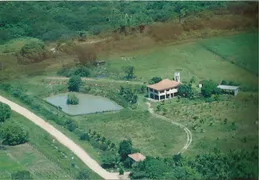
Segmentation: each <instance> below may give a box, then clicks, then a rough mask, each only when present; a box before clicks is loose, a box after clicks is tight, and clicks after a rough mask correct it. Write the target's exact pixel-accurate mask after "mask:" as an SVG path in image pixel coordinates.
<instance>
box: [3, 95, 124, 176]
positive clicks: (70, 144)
mask: <svg viewBox="0 0 259 180" xmlns="http://www.w3.org/2000/svg"><path fill="white" fill-rule="evenodd" d="M0 102H3V103H5V104H8V105H9V106H10V107H11V109H12V110H13V111H15V112H17V113H19V114H21V115H23V116H24V117H26V118H27V119H29V120H30V121H32V122H33V123H35V124H36V125H38V126H40V127H41V128H42V129H44V130H45V131H47V132H48V133H49V134H51V135H52V136H53V137H54V138H56V139H57V140H58V141H59V142H60V143H61V144H63V145H64V146H66V147H67V148H68V149H70V150H71V151H72V152H73V153H74V154H75V155H77V156H78V157H79V158H80V159H81V160H82V161H83V162H84V163H85V164H86V165H87V166H88V167H89V168H90V169H92V170H93V171H94V172H96V173H97V174H98V175H99V176H101V177H102V178H104V179H120V177H119V174H118V173H110V172H108V171H106V170H105V169H103V168H102V167H101V166H100V165H99V164H98V163H97V162H96V161H95V160H94V159H92V158H91V157H90V156H89V155H88V154H87V153H86V152H85V151H84V150H83V149H82V148H81V147H80V146H79V145H77V144H76V143H74V142H73V141H72V140H71V139H69V138H68V137H67V136H65V135H64V134H63V133H62V132H60V131H59V130H57V129H56V128H55V127H53V126H52V125H51V124H49V123H47V122H46V121H44V120H43V119H42V118H40V117H39V116H37V115H35V114H34V113H32V112H31V111H29V110H28V109H25V108H23V107H22V106H20V105H18V104H16V103H14V102H12V101H10V100H8V99H6V98H4V97H3V96H0ZM125 178H127V177H125Z"/></svg>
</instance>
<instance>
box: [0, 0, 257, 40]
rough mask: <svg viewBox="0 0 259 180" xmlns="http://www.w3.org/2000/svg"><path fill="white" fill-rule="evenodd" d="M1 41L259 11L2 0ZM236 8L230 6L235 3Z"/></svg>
mask: <svg viewBox="0 0 259 180" xmlns="http://www.w3.org/2000/svg"><path fill="white" fill-rule="evenodd" d="M0 3H1V6H0V17H1V18H0V42H5V41H7V40H10V39H13V38H18V37H24V36H29V37H35V38H39V39H42V40H55V39H58V38H60V37H71V36H75V35H78V34H79V33H80V31H83V32H87V33H89V34H98V33H100V32H102V31H107V30H113V29H116V28H118V27H121V26H136V25H140V24H149V23H153V22H165V21H168V20H175V21H179V22H181V20H182V19H184V18H185V17H188V16H190V15H198V14H199V13H201V12H204V11H206V12H210V11H221V12H223V11H225V10H233V11H238V13H244V10H246V9H249V11H255V12H256V11H257V9H256V6H255V4H253V2H252V3H251V2H209V1H207V2H165V1H160V2H125V1H123V2H122V1H106V2H100V1H99V2H0ZM233 5H234V7H235V8H234V9H233V8H232V9H231V7H233Z"/></svg>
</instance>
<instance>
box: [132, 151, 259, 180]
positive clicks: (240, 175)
mask: <svg viewBox="0 0 259 180" xmlns="http://www.w3.org/2000/svg"><path fill="white" fill-rule="evenodd" d="M257 151H258V147H254V149H252V150H251V151H246V150H233V151H229V152H227V153H222V152H220V151H219V150H218V149H215V151H214V152H213V151H212V152H208V153H201V154H200V155H197V156H196V157H194V158H192V157H183V156H181V154H179V155H174V156H173V157H171V158H165V159H163V158H154V157H147V158H146V159H145V160H144V161H142V162H139V163H138V164H137V166H134V167H133V170H132V171H131V172H132V173H131V179H257V178H258V164H257V161H258V153H257Z"/></svg>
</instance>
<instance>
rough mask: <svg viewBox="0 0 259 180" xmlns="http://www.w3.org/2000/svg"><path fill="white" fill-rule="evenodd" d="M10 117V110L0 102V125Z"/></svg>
mask: <svg viewBox="0 0 259 180" xmlns="http://www.w3.org/2000/svg"><path fill="white" fill-rule="evenodd" d="M10 117H11V108H10V107H9V106H8V105H7V104H4V103H1V102H0V123H1V122H4V121H5V120H6V119H9V118H10Z"/></svg>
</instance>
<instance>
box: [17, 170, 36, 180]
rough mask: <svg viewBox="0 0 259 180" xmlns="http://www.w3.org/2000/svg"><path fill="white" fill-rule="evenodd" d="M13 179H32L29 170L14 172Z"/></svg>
mask: <svg viewBox="0 0 259 180" xmlns="http://www.w3.org/2000/svg"><path fill="white" fill-rule="evenodd" d="M12 179H13V180H15V179H17V180H29V179H32V177H31V174H30V172H29V171H18V172H16V173H13V174H12Z"/></svg>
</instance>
